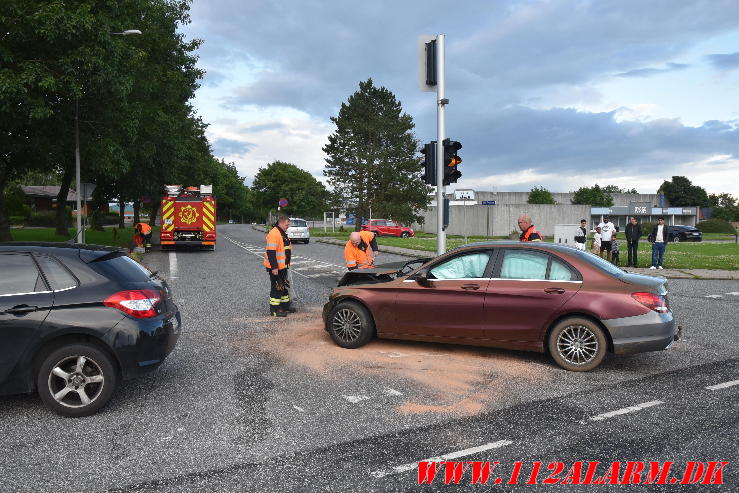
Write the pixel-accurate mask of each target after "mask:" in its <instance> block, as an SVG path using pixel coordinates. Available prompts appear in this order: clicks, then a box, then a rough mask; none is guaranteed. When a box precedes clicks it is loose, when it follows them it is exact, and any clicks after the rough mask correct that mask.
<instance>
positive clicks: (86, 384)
mask: <svg viewBox="0 0 739 493" xmlns="http://www.w3.org/2000/svg"><path fill="white" fill-rule="evenodd" d="M48 381H49V392H50V393H51V395H52V396H53V397H54V400H56V402H58V403H59V404H61V405H62V406H65V407H71V408H80V407H85V406H89V405H90V404H92V403H93V402H95V400H96V399H97V398H98V397H100V394H101V393H102V391H103V387H104V385H105V377H104V375H103V371H102V369H101V368H100V365H99V364H98V363H97V362H95V361H94V360H93V359H91V358H88V357H86V356H81V355H77V356H68V357H66V358H64V359H62V360H61V361H59V362H58V363H57V364H56V365H54V367H53V368H52V370H51V372H50V373H49V379H48Z"/></svg>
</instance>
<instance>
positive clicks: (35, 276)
mask: <svg viewBox="0 0 739 493" xmlns="http://www.w3.org/2000/svg"><path fill="white" fill-rule="evenodd" d="M0 272H2V273H3V275H2V276H0V296H2V295H8V294H22V293H36V292H39V291H46V290H47V288H46V284H45V283H44V279H43V278H42V277H41V273H40V272H39V270H38V268H37V267H36V263H35V262H34V261H33V259H32V258H31V256H30V255H25V254H1V255H0Z"/></svg>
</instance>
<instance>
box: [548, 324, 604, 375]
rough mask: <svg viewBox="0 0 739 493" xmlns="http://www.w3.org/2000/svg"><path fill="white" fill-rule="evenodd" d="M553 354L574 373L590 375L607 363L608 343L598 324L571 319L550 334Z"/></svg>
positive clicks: (555, 358)
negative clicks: (604, 361) (605, 360)
mask: <svg viewBox="0 0 739 493" xmlns="http://www.w3.org/2000/svg"><path fill="white" fill-rule="evenodd" d="M548 345H549V353H550V354H551V355H552V358H554V361H555V362H556V363H557V364H558V365H559V366H561V367H562V368H564V369H565V370H570V371H590V370H592V369H593V368H596V367H598V365H600V364H601V363H602V362H603V358H605V356H606V351H607V350H608V342H607V341H606V336H605V334H604V333H603V329H601V328H600V327H599V326H598V324H596V323H595V322H593V321H591V320H588V319H586V318H568V319H566V320H563V321H561V322H560V323H558V324H557V325H556V326H555V327H554V329H552V332H551V333H550V334H549V341H548Z"/></svg>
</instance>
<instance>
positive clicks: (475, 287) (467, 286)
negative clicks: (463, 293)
mask: <svg viewBox="0 0 739 493" xmlns="http://www.w3.org/2000/svg"><path fill="white" fill-rule="evenodd" d="M462 289H467V290H473V291H476V290H478V289H480V285H479V284H462Z"/></svg>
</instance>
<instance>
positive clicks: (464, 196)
mask: <svg viewBox="0 0 739 493" xmlns="http://www.w3.org/2000/svg"><path fill="white" fill-rule="evenodd" d="M454 200H475V191H474V190H455V191H454Z"/></svg>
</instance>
